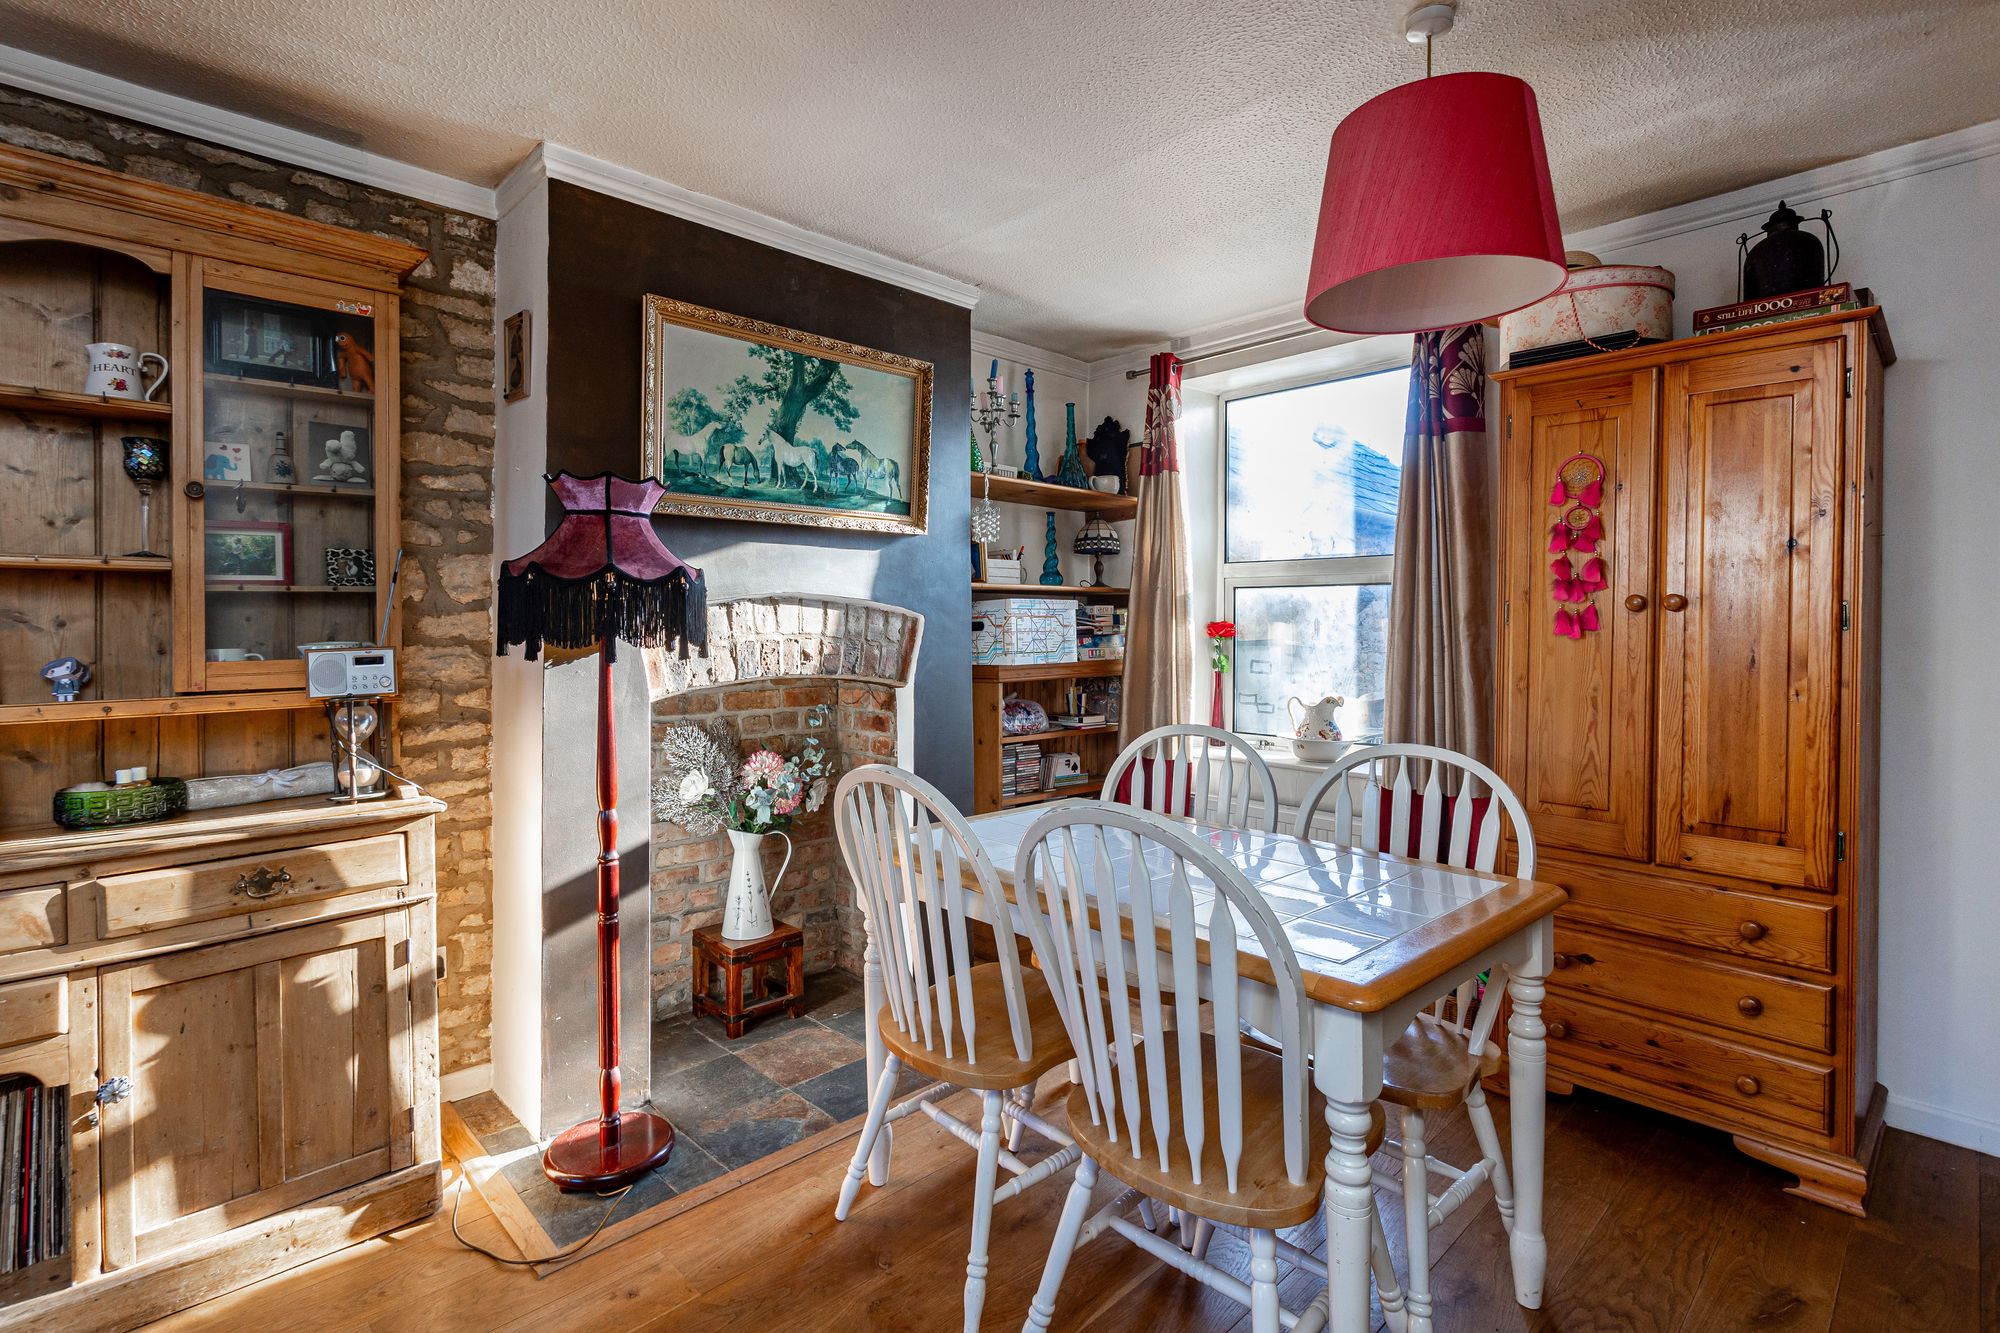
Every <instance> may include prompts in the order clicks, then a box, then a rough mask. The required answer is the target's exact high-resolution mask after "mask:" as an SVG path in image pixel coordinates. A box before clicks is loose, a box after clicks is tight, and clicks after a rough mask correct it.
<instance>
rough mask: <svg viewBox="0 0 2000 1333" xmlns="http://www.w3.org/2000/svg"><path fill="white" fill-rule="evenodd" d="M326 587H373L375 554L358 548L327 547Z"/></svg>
mask: <svg viewBox="0 0 2000 1333" xmlns="http://www.w3.org/2000/svg"><path fill="white" fill-rule="evenodd" d="M326 586H327V587H329V588H372V587H374V586H375V553H374V552H373V551H370V550H366V549H364V548H362V547H359V546H329V547H327V548H326Z"/></svg>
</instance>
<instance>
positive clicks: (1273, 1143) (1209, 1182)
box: [1067, 1034, 1386, 1230]
mask: <svg viewBox="0 0 2000 1333" xmlns="http://www.w3.org/2000/svg"><path fill="white" fill-rule="evenodd" d="M1201 1044H1202V1049H1203V1054H1202V1068H1203V1069H1213V1068H1214V1067H1215V1038H1213V1037H1211V1036H1208V1035H1206V1034H1204V1035H1203V1036H1202V1038H1201ZM1242 1052H1243V1124H1244V1130H1245V1132H1244V1138H1243V1158H1242V1161H1241V1162H1240V1163H1238V1165H1237V1176H1236V1183H1237V1188H1236V1192H1235V1193H1233V1194H1232V1193H1230V1191H1229V1176H1228V1172H1227V1171H1226V1169H1225V1168H1224V1166H1223V1162H1222V1136H1221V1135H1220V1134H1219V1133H1215V1132H1213V1131H1212V1130H1211V1132H1210V1133H1209V1134H1208V1135H1207V1137H1206V1138H1205V1140H1204V1141H1203V1143H1202V1156H1201V1182H1200V1183H1199V1184H1196V1183H1195V1179H1194V1173H1193V1170H1192V1169H1191V1164H1190V1162H1189V1159H1188V1153H1187V1145H1186V1142H1185V1141H1184V1139H1183V1138H1182V1137H1181V1136H1180V1135H1179V1134H1174V1135H1171V1136H1170V1138H1169V1142H1168V1144H1167V1165H1166V1167H1165V1168H1164V1169H1162V1168H1161V1166H1160V1154H1159V1149H1158V1147H1157V1146H1156V1145H1155V1142H1154V1139H1153V1127H1152V1123H1151V1120H1150V1118H1145V1117H1142V1119H1143V1120H1144V1123H1143V1124H1142V1125H1141V1128H1140V1132H1139V1144H1138V1147H1139V1155H1138V1156H1136V1157H1135V1156H1134V1155H1133V1144H1132V1139H1131V1134H1130V1129H1131V1127H1130V1126H1129V1125H1126V1124H1124V1123H1122V1122H1121V1123H1120V1124H1119V1126H1118V1139H1117V1141H1116V1142H1113V1141H1112V1138H1111V1127H1110V1126H1109V1125H1095V1124H1092V1123H1091V1120H1090V1098H1089V1096H1088V1094H1087V1093H1086V1092H1085V1091H1084V1089H1083V1088H1082V1087H1074V1088H1071V1089H1070V1092H1069V1103H1068V1107H1067V1110H1068V1112H1069V1127H1070V1134H1071V1135H1072V1136H1073V1137H1074V1138H1075V1139H1076V1143H1077V1146H1078V1147H1079V1148H1082V1149H1083V1152H1084V1155H1085V1156H1086V1157H1088V1158H1090V1159H1091V1160H1093V1161H1095V1162H1096V1163H1097V1164H1098V1167H1099V1168H1100V1169H1101V1170H1103V1171H1104V1172H1105V1173H1106V1174H1108V1175H1111V1176H1115V1177H1116V1178H1117V1179H1119V1180H1121V1181H1123V1182H1124V1183H1125V1184H1127V1185H1130V1186H1132V1187H1133V1188H1134V1189H1137V1190H1139V1191H1141V1192H1142V1193H1144V1194H1146V1195H1148V1196H1149V1197H1151V1198H1153V1199H1155V1200H1157V1201H1159V1202H1161V1203H1165V1204H1170V1205H1172V1206H1174V1207H1177V1208H1184V1209H1186V1210H1187V1211H1189V1212H1191V1213H1194V1214H1195V1215H1197V1216H1199V1217H1205V1218H1208V1219H1209V1220H1210V1221H1214V1222H1221V1223H1224V1224H1227V1225H1230V1226H1242V1227H1255V1228H1259V1229H1262V1230H1272V1229H1275V1228H1280V1227H1291V1226H1297V1225H1299V1224H1300V1223H1302V1222H1304V1221H1306V1220H1308V1219H1309V1218H1311V1217H1312V1216H1313V1215H1315V1214H1316V1213H1318V1212H1319V1210H1320V1205H1321V1202H1322V1199H1323V1191H1324V1189H1325V1186H1326V1152H1327V1145H1328V1132H1327V1128H1326V1100H1325V1098H1323V1097H1321V1096H1320V1095H1319V1094H1318V1093H1316V1092H1312V1091H1310V1090H1308V1091H1307V1094H1306V1098H1307V1102H1308V1106H1307V1108H1306V1123H1307V1126H1308V1128H1309V1130H1310V1134H1309V1136H1308V1139H1307V1143H1306V1161H1305V1166H1306V1176H1305V1179H1304V1180H1303V1181H1302V1182H1300V1183H1299V1184H1296V1185H1294V1184H1293V1183H1292V1182H1291V1181H1290V1180H1289V1179H1288V1178H1287V1177H1286V1175H1285V1140H1284V1135H1283V1133H1282V1132H1280V1128H1279V1127H1280V1126H1282V1125H1283V1124H1284V1120H1285V1116H1284V1085H1283V1072H1284V1062H1283V1061H1282V1060H1280V1059H1279V1058H1278V1057H1276V1056H1273V1055H1267V1054H1265V1053H1264V1052H1263V1051H1260V1050H1257V1049H1255V1048H1254V1047H1250V1046H1247V1045H1246V1046H1244V1047H1243V1048H1242ZM1180 1064H1181V1061H1180V1052H1179V1050H1178V1042H1169V1044H1168V1050H1167V1059H1166V1076H1167V1084H1168V1086H1169V1087H1170V1088H1171V1089H1173V1096H1174V1099H1175V1101H1176V1103H1178V1101H1179V1096H1180V1093H1179V1089H1180V1085H1181V1079H1180ZM1150 1082H1151V1081H1150V1079H1149V1078H1148V1077H1147V1074H1146V1066H1145V1061H1144V1059H1143V1058H1141V1060H1140V1061H1139V1086H1140V1089H1141V1091H1140V1095H1139V1102H1138V1105H1141V1106H1144V1105H1146V1104H1147V1100H1148V1092H1147V1091H1146V1089H1148V1087H1149V1086H1150ZM1201 1103H1202V1119H1203V1123H1204V1124H1207V1125H1209V1126H1211V1127H1213V1126H1217V1125H1220V1124H1221V1123H1222V1118H1221V1107H1220V1104H1219V1101H1218V1094H1217V1092H1216V1087H1215V1083H1214V1081H1213V1080H1211V1079H1204V1080H1203V1083H1202V1090H1201ZM1385 1123H1386V1121H1385V1117H1384V1116H1383V1114H1382V1108H1381V1106H1380V1105H1376V1106H1372V1107H1370V1109H1369V1125H1368V1151H1369V1153H1370V1154H1373V1153H1374V1152H1375V1150H1376V1149H1377V1148H1380V1147H1381V1146H1382V1136H1383V1130H1384V1125H1385Z"/></svg>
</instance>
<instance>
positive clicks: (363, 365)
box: [333, 333, 375, 393]
mask: <svg viewBox="0 0 2000 1333" xmlns="http://www.w3.org/2000/svg"><path fill="white" fill-rule="evenodd" d="M333 365H334V369H335V370H337V371H338V372H339V373H340V374H341V376H342V377H343V378H345V379H346V380H347V388H348V391H349V392H350V393H374V392H375V356H374V354H373V353H372V352H370V351H369V350H368V349H367V348H365V347H363V346H362V345H361V344H360V343H358V342H356V341H354V336H353V335H352V334H347V333H336V334H334V335H333Z"/></svg>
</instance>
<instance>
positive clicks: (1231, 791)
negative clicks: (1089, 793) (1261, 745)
mask: <svg viewBox="0 0 2000 1333" xmlns="http://www.w3.org/2000/svg"><path fill="white" fill-rule="evenodd" d="M1239 764H1240V765H1241V766H1242V769H1243V771H1242V773H1241V774H1239V773H1238V772H1237V766H1238V765H1239ZM1128 776H1129V778H1130V784H1129V787H1127V790H1125V791H1124V792H1123V793H1121V792H1120V790H1119V789H1120V788H1121V787H1126V786H1127V778H1128ZM1100 795H1101V796H1102V798H1103V799H1104V800H1107V801H1114V802H1117V803H1119V804H1122V805H1135V806H1137V807H1139V808H1140V809H1141V810H1150V811H1152V812H1153V813H1154V814H1157V815H1170V816H1174V817H1177V818H1185V819H1192V820H1194V821H1196V822H1197V823H1201V824H1211V825H1215V826H1217V827H1222V828H1254V829H1262V830H1264V831H1265V832H1267V833H1274V832H1276V831H1277V828H1278V788H1277V784H1276V783H1274V782H1273V781H1272V780H1271V770H1270V767H1269V766H1268V765H1267V764H1265V762H1264V756H1263V755H1261V754H1258V753H1257V747H1256V746H1254V745H1252V744H1250V743H1249V742H1248V741H1246V740H1244V739H1243V738H1242V737H1241V736H1238V735H1237V734H1236V733H1235V732H1231V731H1223V730H1221V729H1220V728H1218V727H1204V726H1199V725H1196V724H1195V723H1191V722H1177V723H1173V724H1171V725H1169V726H1164V727H1155V728H1153V729H1152V730H1151V731H1149V732H1147V733H1146V734H1145V735H1143V736H1141V737H1139V738H1138V739H1137V740H1135V741H1133V742H1132V743H1131V744H1130V745H1128V746H1126V747H1125V748H1124V749H1123V750H1122V751H1120V752H1119V755H1118V758H1117V759H1115V760H1113V761H1112V764H1111V771H1110V772H1109V773H1107V774H1106V775H1105V778H1104V787H1103V790H1102V791H1101V793H1100ZM1252 797H1255V798H1256V801H1257V805H1256V808H1255V809H1253V808H1252V807H1251V799H1252Z"/></svg>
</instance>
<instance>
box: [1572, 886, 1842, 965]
mask: <svg viewBox="0 0 2000 1333" xmlns="http://www.w3.org/2000/svg"><path fill="white" fill-rule="evenodd" d="M1543 878H1546V879H1550V880H1553V881H1554V882H1556V883H1558V884H1561V885H1562V886H1563V887H1564V888H1565V889H1568V890H1569V902H1567V903H1565V904H1564V905H1563V909H1562V914H1563V916H1564V917H1565V918H1566V919H1568V920H1571V921H1575V922H1578V923H1580V924H1583V925H1593V926H1609V927H1611V928H1613V929H1616V930H1626V931H1631V932H1633V933H1635V934H1640V935H1651V936H1654V937H1656V938H1658V939H1663V940H1666V941H1668V942H1669V943H1672V944H1683V945H1688V946H1690V947H1693V948H1697V949H1706V950H1708V951H1710V952H1713V953H1726V954H1733V955H1735V956H1736V957H1738V958H1748V959H1753V960H1760V961H1764V962H1771V963H1787V964H1789V965H1791V966H1793V967H1803V968H1809V969H1811V970H1813V971H1815V972H1831V971H1833V970H1834V957H1835V953H1834V935H1833V932H1834V922H1835V920H1836V917H1835V910H1836V909H1835V908H1834V906H1833V904H1831V903H1826V902H1801V901H1799V900H1798V899H1796V898H1777V897H1772V896H1770V895H1767V894H1761V893H1743V892H1740V891H1738V890H1735V889H1724V888H1719V887H1715V886H1713V885H1708V884H1690V883H1687V882H1685V881H1680V880H1674V879H1669V878H1667V877H1665V876H1662V875H1653V874H1648V873H1646V872H1645V871H1638V872H1635V873H1632V874H1626V873H1624V872H1623V871H1615V872H1605V871H1602V870H1597V869H1581V868H1572V867H1570V866H1567V865H1561V864H1558V865H1555V866H1552V867H1550V868H1549V870H1548V873H1547V874H1546V875H1544V876H1543Z"/></svg>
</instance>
